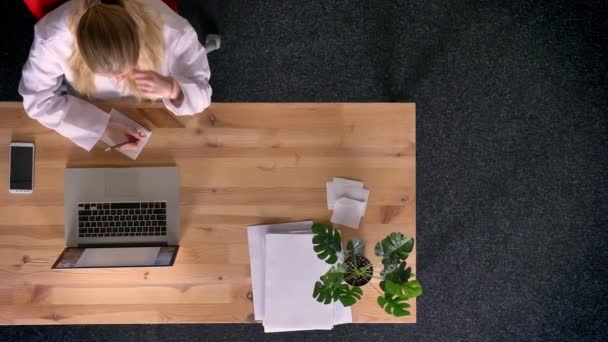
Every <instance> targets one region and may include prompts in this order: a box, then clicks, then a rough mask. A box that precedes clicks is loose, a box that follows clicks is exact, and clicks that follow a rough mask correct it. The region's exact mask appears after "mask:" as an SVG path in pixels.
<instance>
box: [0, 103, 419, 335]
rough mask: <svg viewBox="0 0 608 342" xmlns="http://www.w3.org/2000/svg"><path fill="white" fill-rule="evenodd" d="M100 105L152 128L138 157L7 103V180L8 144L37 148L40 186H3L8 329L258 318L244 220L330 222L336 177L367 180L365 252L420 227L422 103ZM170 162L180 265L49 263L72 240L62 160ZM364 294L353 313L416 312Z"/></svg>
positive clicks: (3, 315) (1, 298)
mask: <svg viewBox="0 0 608 342" xmlns="http://www.w3.org/2000/svg"><path fill="white" fill-rule="evenodd" d="M99 106H100V107H101V108H103V109H105V110H109V109H110V108H112V107H116V108H118V109H119V110H121V111H123V112H124V113H126V114H128V115H129V116H131V117H133V118H134V119H136V120H139V121H140V122H142V123H144V124H145V125H147V126H149V127H150V128H152V129H153V131H154V134H153V136H152V138H151V140H150V142H149V144H148V145H147V147H146V148H145V149H144V151H143V152H142V154H141V155H140V157H139V159H138V160H137V161H131V160H129V159H127V158H126V157H124V156H122V155H121V154H119V153H116V152H110V153H107V152H104V151H103V146H101V145H98V146H96V147H95V148H94V149H93V151H91V152H86V151H84V150H82V149H80V148H79V147H77V146H76V145H74V144H73V143H71V142H70V141H69V140H67V139H65V138H63V137H62V136H60V135H59V134H57V133H55V132H53V131H51V130H48V129H46V128H44V127H43V126H42V125H40V124H38V123H37V122H36V121H34V120H32V119H30V118H29V117H28V116H27V115H26V114H25V113H24V111H23V109H22V107H21V104H20V103H8V102H5V103H0V180H1V179H4V180H5V181H6V182H7V183H8V152H9V148H8V146H9V143H10V142H11V141H25V142H34V143H35V144H36V163H35V186H34V193H33V194H31V195H12V194H9V193H8V189H5V190H4V191H0V324H105V323H205V322H214V323H218V322H231V323H241V322H254V321H253V305H252V300H251V299H252V298H251V296H252V295H251V278H250V270H249V256H248V248H247V234H246V228H247V226H248V225H253V224H262V223H279V222H288V221H298V220H305V219H313V220H315V221H325V222H328V221H329V218H330V217H331V212H330V211H329V210H328V209H327V206H326V200H325V182H326V181H328V180H331V179H332V178H333V177H334V176H339V177H347V178H352V179H359V180H362V181H364V182H365V186H366V187H367V188H368V189H370V198H369V206H368V209H367V212H366V214H365V217H364V218H363V220H362V225H361V228H360V229H359V230H354V229H349V228H344V227H343V232H344V234H345V236H346V237H353V236H360V237H361V238H363V239H365V240H366V241H367V242H368V245H369V246H368V248H367V250H366V255H367V256H368V257H370V259H372V260H375V261H377V258H376V257H375V256H373V245H374V244H375V243H376V242H377V241H379V240H380V239H382V238H383V237H384V236H386V235H387V234H388V233H390V232H392V231H401V232H403V233H404V234H407V235H410V236H412V237H415V235H416V194H415V189H416V177H415V173H416V138H415V132H416V128H415V105H414V104H386V103H369V104H346V103H339V104H312V103H293V104H291V103H290V104H269V103H256V104H253V103H230V104H228V103H226V104H214V105H212V106H211V107H210V108H209V109H207V110H206V111H205V112H203V113H201V114H198V115H195V116H191V117H175V116H173V115H171V114H169V113H168V112H166V111H165V110H164V109H163V108H162V107H161V106H160V105H159V104H150V103H146V104H116V105H112V104H99ZM165 165H167V166H168V165H177V166H178V167H179V168H180V173H181V200H180V201H181V231H182V239H181V246H182V247H181V249H180V252H179V255H178V257H177V260H176V262H175V266H174V267H172V268H124V269H81V270H51V265H52V264H53V262H54V261H55V260H56V259H57V257H58V256H59V254H60V253H61V251H62V250H63V247H64V238H63V230H64V227H63V210H64V208H63V172H64V169H65V168H66V167H119V166H124V167H127V166H165ZM409 264H410V265H412V266H413V268H414V269H415V266H416V253H415V250H414V252H413V253H412V254H411V255H410V259H409ZM375 286H376V287H378V284H377V281H376V282H375ZM312 288H313V284H311V294H312ZM363 290H364V297H363V299H362V300H361V301H360V302H359V303H358V304H356V305H355V306H354V308H353V316H354V317H353V318H354V321H355V322H359V323H364V322H374V323H377V322H403V323H413V322H415V321H416V303H415V301H412V310H411V311H412V315H411V316H409V317H406V318H400V319H397V318H394V317H391V316H389V315H387V314H385V313H384V312H383V311H382V310H381V309H380V308H379V307H378V305H377V303H376V298H377V296H378V293H377V292H376V290H375V289H374V288H373V286H371V285H367V286H365V287H364V288H363Z"/></svg>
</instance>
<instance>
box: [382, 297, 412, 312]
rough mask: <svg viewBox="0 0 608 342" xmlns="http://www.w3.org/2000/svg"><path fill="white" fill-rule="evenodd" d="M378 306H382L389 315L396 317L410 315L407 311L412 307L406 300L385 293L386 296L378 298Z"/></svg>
mask: <svg viewBox="0 0 608 342" xmlns="http://www.w3.org/2000/svg"><path fill="white" fill-rule="evenodd" d="M378 305H380V307H381V308H382V309H384V311H386V313H387V314H389V315H393V316H395V317H403V316H409V315H410V312H409V311H407V310H406V309H409V307H410V305H409V304H408V303H406V299H403V298H399V297H397V296H395V295H392V294H390V293H385V294H384V296H380V297H378Z"/></svg>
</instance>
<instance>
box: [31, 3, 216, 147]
mask: <svg viewBox="0 0 608 342" xmlns="http://www.w3.org/2000/svg"><path fill="white" fill-rule="evenodd" d="M145 2H146V4H148V5H150V6H153V7H154V8H156V9H157V10H158V12H159V13H160V16H161V18H162V20H163V35H164V38H165V51H166V52H165V58H164V62H163V66H162V68H161V71H160V73H161V74H162V75H165V76H171V77H173V78H174V79H175V80H176V81H177V82H178V83H179V84H180V86H181V88H182V92H183V94H184V101H183V103H182V104H181V105H180V106H179V107H176V106H175V105H174V104H173V103H172V102H171V101H170V100H163V103H164V105H165V107H166V108H167V109H168V110H170V111H171V112H173V113H175V114H176V115H192V114H196V113H199V112H201V111H203V110H204V109H205V108H207V107H208V106H209V104H210V102H211V87H210V86H209V77H210V71H209V63H208V61H207V54H206V52H205V48H204V47H203V46H202V45H201V44H200V43H199V41H198V37H197V35H196V32H195V31H194V29H193V28H192V26H191V25H190V24H189V23H188V22H187V21H186V20H185V19H184V18H182V17H180V16H179V15H177V14H176V13H175V12H174V11H173V10H171V8H169V7H168V6H167V5H165V3H163V2H162V1H161V0H146V1H145ZM76 4H77V1H76V0H71V1H68V2H66V3H65V4H63V5H61V6H60V7H58V8H57V9H55V10H54V11H52V12H51V13H49V14H47V15H46V16H45V17H44V18H43V19H42V20H40V22H38V23H37V24H36V26H35V36H34V42H33V44H32V48H31V50H30V55H29V58H28V60H27V62H26V63H25V65H24V67H23V75H22V78H21V82H20V83H19V93H20V94H21V95H22V96H23V105H24V107H25V111H26V112H27V113H28V115H29V116H30V117H32V118H33V119H36V120H38V122H40V123H41V124H42V125H44V126H46V127H48V128H50V129H53V130H55V131H57V132H58V133H59V134H61V135H63V136H65V137H67V138H69V139H71V140H72V141H73V142H74V143H75V144H77V145H78V146H80V147H82V148H84V149H86V150H91V149H92V148H93V146H95V144H96V143H97V141H99V139H100V138H101V136H102V135H103V133H104V131H105V128H106V125H107V123H108V120H109V115H108V114H107V113H106V112H104V111H102V110H101V109H99V108H97V107H96V106H95V105H93V104H91V103H89V102H87V101H86V100H84V99H81V98H79V97H78V94H76V93H75V92H74V91H73V90H72V87H70V84H71V82H72V81H73V79H74V78H73V75H72V72H71V70H70V68H69V66H68V61H69V59H70V57H71V55H72V51H73V42H74V37H73V36H72V34H71V32H70V31H69V29H68V20H69V18H70V16H71V15H72V12H73V9H74V7H73V6H75V5H76ZM95 86H96V90H97V93H96V94H95V98H96V99H97V100H119V99H123V100H124V99H129V98H130V99H133V97H132V96H131V94H130V92H129V90H128V88H127V87H126V84H125V83H124V82H122V81H120V82H117V81H115V80H114V79H113V78H109V77H103V76H99V75H96V76H95Z"/></svg>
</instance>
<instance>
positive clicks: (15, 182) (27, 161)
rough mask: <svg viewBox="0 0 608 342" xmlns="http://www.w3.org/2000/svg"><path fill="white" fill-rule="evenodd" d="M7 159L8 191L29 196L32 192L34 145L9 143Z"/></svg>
mask: <svg viewBox="0 0 608 342" xmlns="http://www.w3.org/2000/svg"><path fill="white" fill-rule="evenodd" d="M9 158H10V159H9V165H10V176H9V180H8V191H9V192H10V193H12V194H31V193H32V192H33V191H34V144H32V143H11V145H10V153H9Z"/></svg>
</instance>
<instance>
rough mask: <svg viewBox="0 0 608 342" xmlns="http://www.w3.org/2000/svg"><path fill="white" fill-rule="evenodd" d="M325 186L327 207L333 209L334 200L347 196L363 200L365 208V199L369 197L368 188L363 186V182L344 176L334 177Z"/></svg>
mask: <svg viewBox="0 0 608 342" xmlns="http://www.w3.org/2000/svg"><path fill="white" fill-rule="evenodd" d="M326 188H327V209H329V210H333V209H334V206H335V204H336V201H337V200H339V199H340V198H342V197H347V198H350V199H354V200H357V201H361V202H365V208H364V209H367V199H368V198H369V190H367V189H364V188H363V182H359V181H353V180H350V179H344V178H334V180H333V181H332V182H327V183H326ZM364 211H365V210H364Z"/></svg>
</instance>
